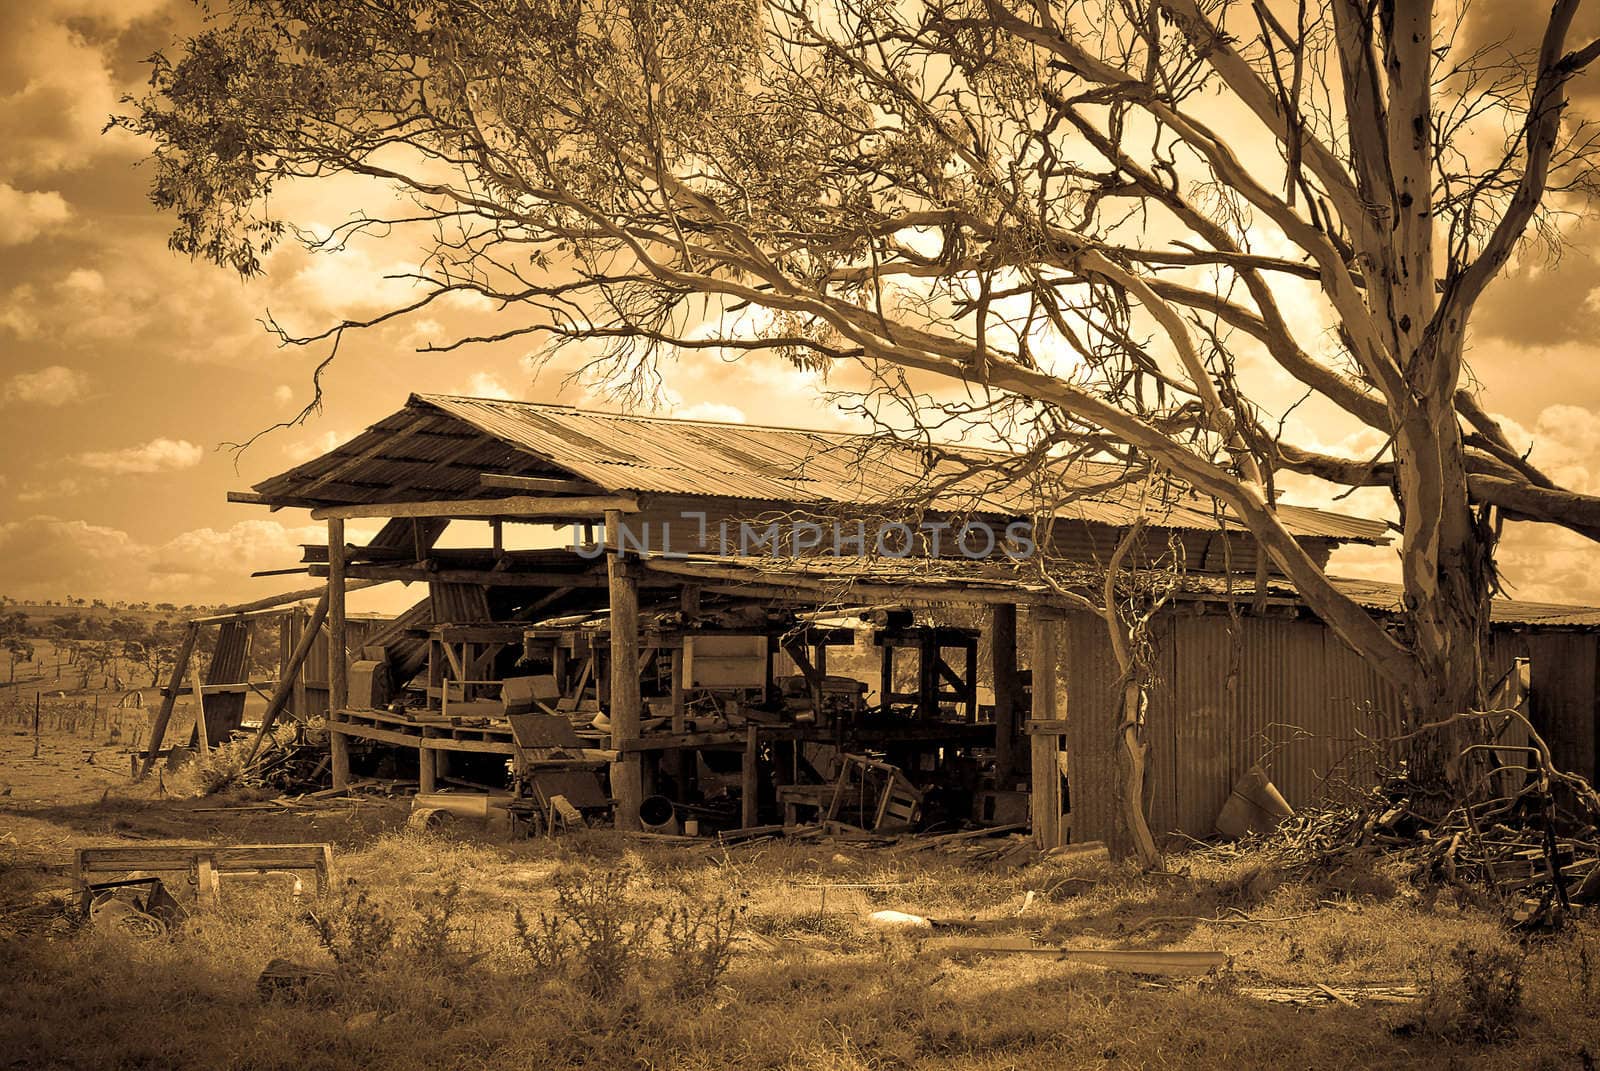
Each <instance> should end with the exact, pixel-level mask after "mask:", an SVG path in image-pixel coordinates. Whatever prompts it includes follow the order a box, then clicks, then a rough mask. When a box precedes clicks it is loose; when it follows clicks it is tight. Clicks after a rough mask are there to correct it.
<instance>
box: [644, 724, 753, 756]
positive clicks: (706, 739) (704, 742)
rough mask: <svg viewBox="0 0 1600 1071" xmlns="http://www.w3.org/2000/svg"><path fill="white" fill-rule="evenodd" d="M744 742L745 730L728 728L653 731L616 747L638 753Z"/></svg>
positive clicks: (740, 745) (726, 745)
mask: <svg viewBox="0 0 1600 1071" xmlns="http://www.w3.org/2000/svg"><path fill="white" fill-rule="evenodd" d="M614 724H615V723H613V725H614ZM744 743H745V734H744V732H743V731H740V730H728V731H726V732H720V733H651V734H649V735H648V736H644V737H641V738H640V739H638V740H631V741H629V742H628V743H627V745H626V746H623V745H622V744H617V745H615V747H616V750H617V751H619V752H623V753H626V754H638V753H641V752H647V751H678V750H680V749H686V750H694V749H696V748H708V749H710V748H718V749H721V748H742V747H743V746H744Z"/></svg>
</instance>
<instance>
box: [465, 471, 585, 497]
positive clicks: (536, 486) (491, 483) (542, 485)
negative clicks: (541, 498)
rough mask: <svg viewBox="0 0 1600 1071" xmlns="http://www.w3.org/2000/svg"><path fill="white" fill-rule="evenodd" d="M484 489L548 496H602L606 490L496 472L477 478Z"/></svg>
mask: <svg viewBox="0 0 1600 1071" xmlns="http://www.w3.org/2000/svg"><path fill="white" fill-rule="evenodd" d="M478 482H479V483H481V484H482V485H483V486H485V487H499V488H504V489H506V490H509V491H532V492H537V493H539V494H549V495H603V494H605V493H606V489H605V488H604V487H601V486H600V485H599V484H597V483H592V482H590V481H589V480H558V479H551V478H549V477H545V476H508V475H505V474H503V473H498V472H485V473H484V474H483V475H481V476H479V477H478Z"/></svg>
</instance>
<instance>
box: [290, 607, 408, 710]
mask: <svg viewBox="0 0 1600 1071" xmlns="http://www.w3.org/2000/svg"><path fill="white" fill-rule="evenodd" d="M387 624H388V621H387V620H384V619H382V618H374V617H352V618H348V619H346V620H345V634H346V636H347V639H346V645H347V647H348V650H349V653H350V655H351V657H352V658H358V657H360V655H361V648H362V646H363V645H365V644H366V642H367V637H368V636H370V635H372V634H373V633H376V632H378V631H379V630H381V629H382V628H383V627H384V626H385V625H387ZM301 673H302V675H303V677H304V688H303V689H301V690H300V691H298V692H297V693H296V694H295V696H294V698H293V705H292V710H293V713H294V715H295V716H296V717H299V718H311V717H317V718H320V717H321V716H322V715H324V714H326V713H327V712H328V633H327V630H326V629H323V630H321V631H320V632H319V634H318V635H317V638H316V639H315V640H312V641H311V650H310V651H309V652H308V653H307V654H306V664H305V666H304V667H303V668H302V669H301ZM302 696H304V699H303V700H302V699H301V697H302Z"/></svg>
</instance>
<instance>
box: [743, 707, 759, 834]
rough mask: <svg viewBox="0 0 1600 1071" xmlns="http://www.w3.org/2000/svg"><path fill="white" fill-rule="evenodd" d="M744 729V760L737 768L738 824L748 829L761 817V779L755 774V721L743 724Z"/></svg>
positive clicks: (756, 745)
mask: <svg viewBox="0 0 1600 1071" xmlns="http://www.w3.org/2000/svg"><path fill="white" fill-rule="evenodd" d="M744 731H745V738H744V762H743V763H741V764H740V768H739V824H740V825H741V826H743V827H744V828H745V829H750V828H752V827H753V826H754V825H755V824H756V823H757V822H758V821H760V818H761V815H760V803H761V780H760V778H759V777H758V776H757V774H758V772H759V767H758V766H757V760H758V759H759V758H760V756H761V740H760V738H759V737H758V736H757V726H756V724H755V722H751V723H750V724H749V725H747V726H745V730H744Z"/></svg>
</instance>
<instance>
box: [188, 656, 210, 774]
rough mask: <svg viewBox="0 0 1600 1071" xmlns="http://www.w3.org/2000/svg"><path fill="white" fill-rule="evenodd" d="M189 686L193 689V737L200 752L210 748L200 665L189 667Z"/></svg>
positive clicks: (202, 752)
mask: <svg viewBox="0 0 1600 1071" xmlns="http://www.w3.org/2000/svg"><path fill="white" fill-rule="evenodd" d="M189 686H190V687H191V688H193V689H194V738H195V740H196V741H198V742H199V745H200V754H202V755H204V754H205V753H206V752H208V751H210V750H211V740H210V736H209V734H208V733H207V732H206V691H205V687H204V686H203V685H201V683H200V667H199V666H190V667H189Z"/></svg>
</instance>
